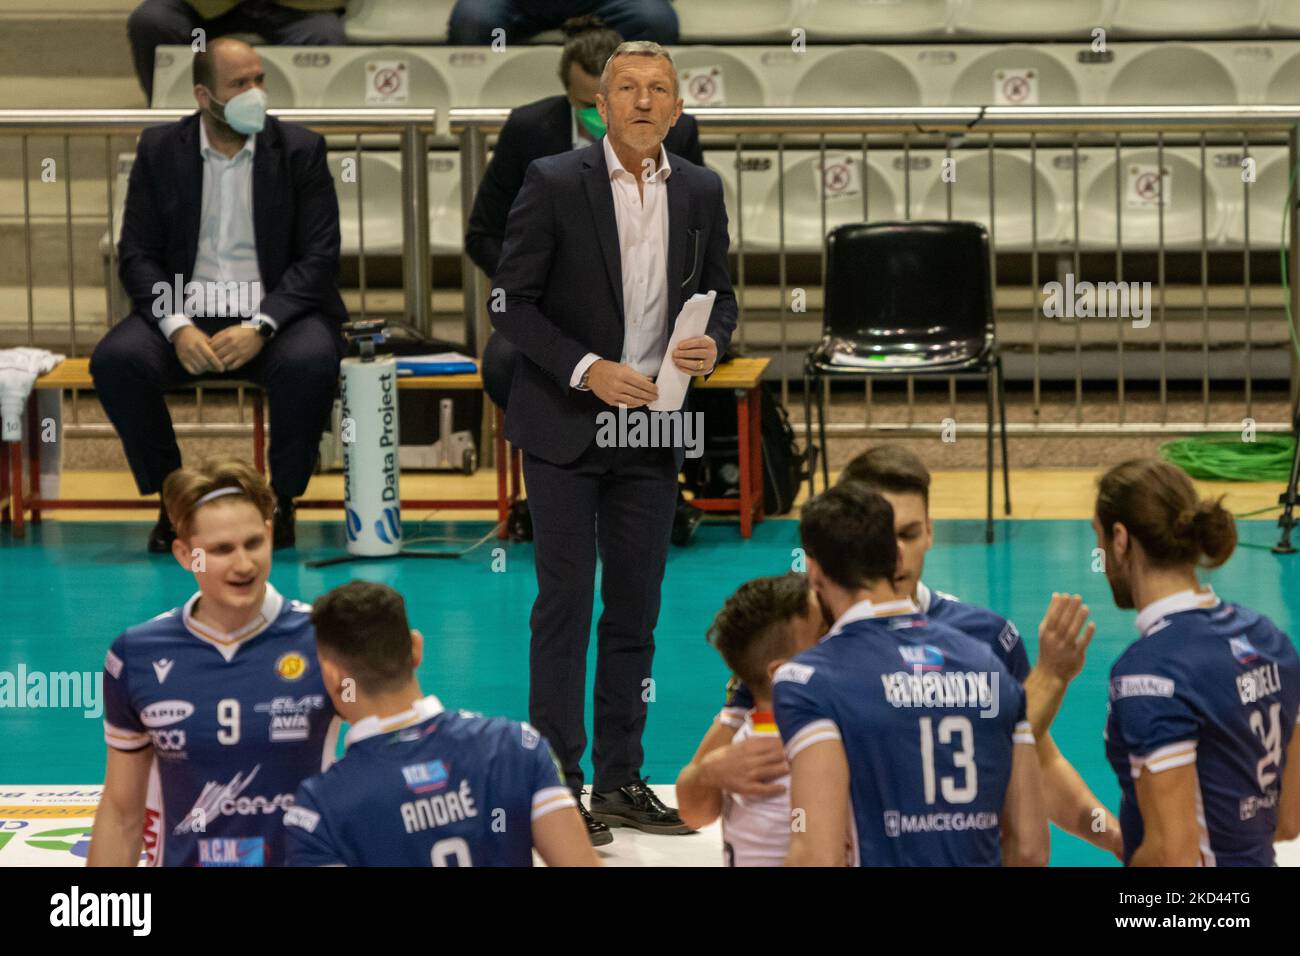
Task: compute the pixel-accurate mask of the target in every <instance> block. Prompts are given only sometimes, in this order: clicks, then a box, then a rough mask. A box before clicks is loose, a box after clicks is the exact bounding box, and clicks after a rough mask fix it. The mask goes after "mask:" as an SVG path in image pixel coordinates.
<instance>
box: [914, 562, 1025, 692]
mask: <svg viewBox="0 0 1300 956" xmlns="http://www.w3.org/2000/svg"><path fill="white" fill-rule="evenodd" d="M916 597H917V601H916V603H917V605H918V606H919V607H920V608H921V613H922V614H924V615H925V616H926V617H928V618H929V619H930V620H932V621H939V622H940V623H942V624H947V625H948V626H949V627H951V628H953V629H954V630H957V631H961V632H962V633H963V634H965V635H967V636H968V637H973V638H975V639H976V640H977V641H983V642H984V643H985V644H987V645H988V646H989V647H991V648H993V653H994V654H996V655H997V656H998V658H999V659H1000V660H1001V661H1002V663H1003V664H1006V665H1007V670H1009V671H1010V672H1011V676H1012V677H1014V678H1015V679H1016V680H1017V681H1019V682H1020V683H1021V684H1023V683H1024V682H1025V678H1026V677H1028V676H1029V655H1028V654H1027V653H1025V645H1024V642H1023V641H1021V640H1020V632H1019V631H1018V630H1016V626H1015V625H1014V624H1012V623H1011V622H1010V621H1008V620H1007V619H1006V618H1005V617H1003V616H1002V615H1000V614H995V613H994V612H992V611H990V610H989V609H988V608H984V607H980V606H979V605H978V604H967V603H966V602H965V601H960V600H958V599H957V598H955V597H953V596H952V595H951V594H948V593H946V592H944V591H932V590H930V589H929V588H928V587H926V586H925V584H924V582H918V583H917V585H916Z"/></svg>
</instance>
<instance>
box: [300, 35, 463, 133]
mask: <svg viewBox="0 0 1300 956" xmlns="http://www.w3.org/2000/svg"><path fill="white" fill-rule="evenodd" d="M311 88H312V89H314V90H315V91H316V100H315V102H314V103H313V105H315V106H327V107H352V108H359V107H367V106H375V107H390V108H395V109H401V108H403V107H406V108H410V109H436V110H438V112H439V114H443V113H445V112H446V110H448V109H449V108H450V107H451V104H452V90H451V86H450V84H449V83H448V82H447V78H446V76H444V75H443V73H442V71H440V70H439V69H438V68H437V67H436V66H435V65H434V64H433V63H432V62H430V60H429V58H428V57H426V56H425V55H423V52H422V51H419V50H414V49H410V48H407V47H368V48H365V49H363V50H360V51H358V52H356V53H350V55H347V56H339V57H338V59H337V60H336V62H335V63H334V64H333V66H332V69H331V70H330V73H329V75H328V76H323V77H321V81H320V82H316V83H313V84H312V85H311ZM440 119H441V116H440Z"/></svg>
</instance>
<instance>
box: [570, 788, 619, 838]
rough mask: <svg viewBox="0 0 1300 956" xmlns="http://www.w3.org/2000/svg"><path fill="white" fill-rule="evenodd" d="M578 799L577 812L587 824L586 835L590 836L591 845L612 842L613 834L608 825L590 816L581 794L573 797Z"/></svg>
mask: <svg viewBox="0 0 1300 956" xmlns="http://www.w3.org/2000/svg"><path fill="white" fill-rule="evenodd" d="M575 799H576V800H577V801H578V812H579V813H580V814H582V822H583V823H585V824H586V825H587V836H588V837H590V838H591V845H592V846H604V845H605V844H607V843H613V842H614V834H612V833H610V832H609V827H607V826H605V824H603V823H601V822H600V821H599V820H596V819H594V818H593V817H592V815H591V813H590V812H589V811H588V810H587V808H586V807H585V806H583V804H582V794H578V795H577V797H576V798H575Z"/></svg>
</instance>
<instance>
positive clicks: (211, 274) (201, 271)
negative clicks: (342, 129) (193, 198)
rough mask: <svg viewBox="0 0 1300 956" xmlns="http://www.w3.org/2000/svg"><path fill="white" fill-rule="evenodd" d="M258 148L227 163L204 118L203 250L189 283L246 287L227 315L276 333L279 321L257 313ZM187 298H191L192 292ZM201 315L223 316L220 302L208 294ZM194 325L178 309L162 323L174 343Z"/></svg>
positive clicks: (251, 140) (249, 142)
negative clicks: (264, 324) (268, 327)
mask: <svg viewBox="0 0 1300 956" xmlns="http://www.w3.org/2000/svg"><path fill="white" fill-rule="evenodd" d="M256 148H257V137H256V136H249V137H247V138H246V139H245V140H244V145H243V146H242V147H240V150H239V152H237V153H235V155H234V156H232V157H230V158H229V159H227V158H226V157H225V155H223V154H222V153H220V152H219V151H218V150H216V149H215V148H214V147H213V146H212V143H211V141H210V140H209V139H208V130H207V127H206V126H204V125H203V120H202V119H200V120H199V155H200V156H202V158H203V198H202V205H201V207H200V208H201V210H202V211H201V215H200V219H199V247H198V253H197V255H196V256H195V259H194V274H193V275H191V276H190V282H195V283H198V284H199V285H200V286H201V287H202V288H203V289H204V290H205V291H206V290H207V289H208V283H223V284H224V283H227V282H238V283H241V284H246V285H245V288H246V289H247V290H248V292H247V293H241V294H240V296H239V298H238V299H237V300H235V301H234V302H230V301H227V304H226V307H225V308H226V314H227V315H231V314H233V313H236V312H237V314H238V317H239V318H244V319H249V318H253V317H254V316H256V317H257V318H259V319H264V320H266V321H267V322H268V323H269V324H270V325H271V327H272V328H275V325H276V323H275V319H273V318H271V316H269V315H266V314H265V313H262V312H259V311H258V307H259V305H260V304H261V300H262V274H261V272H260V270H259V269H258V265H257V243H256V239H255V237H254V235H253V155H254V151H255V150H256ZM186 298H187V299H188V298H189V296H188V291H187V294H186ZM202 314H203V315H206V316H217V315H219V314H220V313H219V312H218V304H217V302H216V301H207V296H206V295H205V301H204V306H203V310H202ZM193 324H194V323H193V322H192V321H191V319H190V317H189V316H188V315H186V314H184V313H183V312H181V311H179V310H178V311H176V312H174V313H173V314H171V315H168V316H166V317H165V318H163V319H161V320H160V321H159V323H158V326H159V329H160V330H161V331H162V333H163V335H165V336H166V337H167V340H168V341H171V338H172V336H174V335H175V334H176V333H177V332H178V331H179V330H180V329H181V328H182V327H184V326H186V325H193Z"/></svg>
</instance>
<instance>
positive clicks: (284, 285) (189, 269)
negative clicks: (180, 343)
mask: <svg viewBox="0 0 1300 956" xmlns="http://www.w3.org/2000/svg"><path fill="white" fill-rule="evenodd" d="M202 202H203V158H202V157H201V156H200V155H199V114H198V113H195V114H194V115H193V116H187V117H185V119H183V120H180V121H179V122H176V123H167V124H165V125H163V126H152V127H150V128H149V129H146V130H145V131H144V132H143V133H142V134H141V135H140V145H139V146H138V147H137V149H136V156H135V165H133V166H132V167H131V180H130V184H129V185H128V187H127V193H126V209H125V211H124V212H123V214H122V238H121V240H120V241H119V243H118V257H119V260H120V263H121V264H120V269H119V274H120V275H121V278H122V286H123V288H124V289H126V294H127V295H129V296H130V297H131V301H132V302H133V303H134V305H135V311H137V312H138V313H140V315H142V316H144V317H145V318H146V319H148V320H150V321H156V317H155V316H154V313H153V303H154V300H155V298H156V294H155V292H154V284H155V283H157V282H163V283H166V285H167V286H168V287H169V288H170V287H171V286H172V285H173V284H174V282H175V276H176V275H178V274H179V275H181V276H182V277H183V279H182V282H189V280H190V278H191V276H192V275H193V273H194V260H195V259H196V258H197V256H198V250H199V219H200V217H201V215H202ZM253 234H254V238H255V241H256V243H257V265H258V269H259V271H260V272H261V275H262V304H261V311H262V312H265V313H266V314H267V315H269V316H270V317H271V318H273V319H275V321H276V323H277V324H278V325H279V327H280V328H282V329H283V328H284V327H285V326H287V325H288V324H289V323H291V322H293V321H294V320H295V319H297V318H299V317H300V316H303V315H307V314H312V313H314V314H317V315H321V316H324V317H325V318H329V319H333V320H335V321H337V322H340V323H342V322H346V321H347V309H346V308H344V305H343V299H342V298H341V297H340V296H339V289H338V274H339V204H338V197H337V196H336V195H335V192H334V179H333V177H332V176H331V175H330V171H329V167H328V166H327V165H326V163H325V139H324V137H322V136H320V135H319V134H317V133H313V132H312V131H311V130H309V129H305V128H304V127H301V126H298V125H296V124H294V123H282V122H280V121H279V120H277V119H275V118H274V117H271V116H268V117H267V118H266V126H265V128H264V129H263V130H262V132H260V133H258V134H257V145H256V147H255V148H254V152H253Z"/></svg>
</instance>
